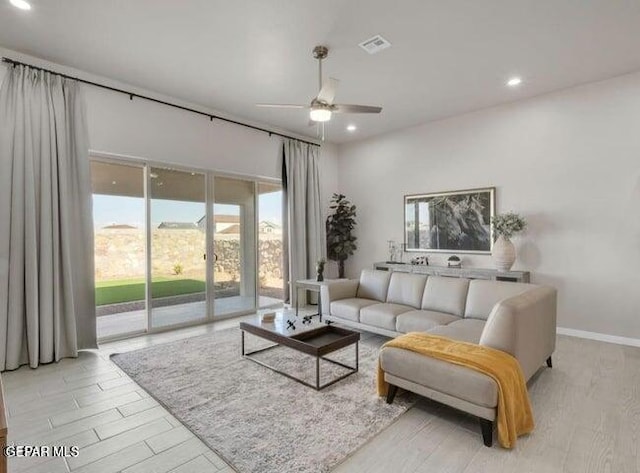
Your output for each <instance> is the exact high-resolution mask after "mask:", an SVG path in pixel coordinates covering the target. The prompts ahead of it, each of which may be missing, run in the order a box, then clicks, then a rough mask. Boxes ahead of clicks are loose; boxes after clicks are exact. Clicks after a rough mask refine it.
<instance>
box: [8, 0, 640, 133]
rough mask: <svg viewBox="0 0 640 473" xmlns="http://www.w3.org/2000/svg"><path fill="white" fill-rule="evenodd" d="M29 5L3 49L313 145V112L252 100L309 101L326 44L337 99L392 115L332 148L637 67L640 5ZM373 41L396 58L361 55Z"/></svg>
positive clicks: (186, 0) (619, 0) (298, 0)
mask: <svg viewBox="0 0 640 473" xmlns="http://www.w3.org/2000/svg"><path fill="white" fill-rule="evenodd" d="M30 2H31V3H32V5H33V9H32V10H31V11H29V12H24V11H20V10H17V9H16V8H14V7H12V6H11V5H10V4H9V0H0V45H1V46H4V47H6V48H9V49H14V50H17V51H20V52H23V53H27V54H32V55H34V56H38V57H41V58H44V59H47V60H50V61H54V62H57V63H61V64H64V65H68V66H72V67H75V68H78V69H83V70H85V71H88V72H91V73H94V74H99V75H102V76H105V77H109V78H113V79H116V80H119V81H123V82H128V83H130V84H133V85H136V86H140V87H144V88H147V89H150V90H154V91H157V92H161V93H163V94H166V95H171V96H174V97H177V98H180V99H183V100H186V101H189V102H193V103H197V104H201V105H204V106H208V107H211V108H215V109H218V110H221V111H224V112H227V113H230V114H233V115H236V116H238V117H245V118H246V119H249V120H252V121H259V122H263V123H267V124H272V125H274V126H277V127H281V128H284V129H288V130H291V131H294V132H297V133H301V134H306V135H309V136H313V134H314V133H315V130H314V128H309V127H308V126H307V121H308V117H307V112H305V111H303V110H266V109H258V108H256V107H255V106H254V103H255V102H283V103H308V102H309V101H310V100H311V98H312V97H313V96H314V95H315V94H316V92H317V70H316V67H317V66H316V62H315V60H314V59H313V58H312V56H311V50H312V48H313V46H315V45H316V44H325V45H327V46H328V47H329V48H330V52H329V58H328V60H327V61H326V62H325V72H326V75H330V76H332V77H336V78H338V79H340V81H341V84H340V89H339V91H338V95H337V97H336V101H338V102H342V103H360V104H367V105H380V106H382V107H383V108H384V110H383V112H382V114H381V115H377V116H376V115H374V116H367V115H348V116H344V115H343V116H337V115H336V116H334V119H333V120H332V121H331V123H330V125H329V126H328V128H327V133H328V136H327V138H328V140H329V141H333V142H346V141H350V140H354V139H362V138H364V137H368V136H372V135H375V134H379V133H383V132H386V131H390V130H394V129H399V128H404V127H407V126H411V125H415V124H418V123H422V122H425V121H429V120H434V119H437V118H442V117H447V116H451V115H456V114H460V113H464V112H467V111H471V110H476V109H479V108H483V107H487V106H492V105H496V104H500V103H504V102H508V101H512V100H517V99H520V98H524V97H529V96H533V95H538V94H541V93H545V92H549V91H552V90H557V89H561V88H564V87H570V86H572V85H576V84H579V83H584V82H590V81H595V80H600V79H605V78H608V77H613V76H616V75H620V74H623V73H627V72H631V71H636V70H640V54H638V51H640V1H639V0H482V1H473V0H446V1H445V0H414V1H412V0H389V1H379V0H323V1H319V0H313V1H311V0H236V1H233V2H232V1H228V0H179V1H178V0H109V1H104V0H56V1H51V0H30ZM374 34H382V35H383V36H384V37H385V38H386V39H388V40H389V41H390V42H391V43H392V47H391V48H389V49H386V50H384V51H382V52H380V53H379V54H377V55H372V56H371V55H368V54H367V53H365V52H364V51H362V50H361V49H360V48H359V47H358V46H357V44H358V43H359V42H361V41H363V40H365V39H367V38H369V37H371V36H373V35H374ZM516 74H517V75H521V76H522V77H523V80H524V82H523V84H522V85H521V86H520V87H519V88H517V89H510V88H508V87H506V86H505V85H504V83H505V81H506V80H507V78H508V77H510V76H511V75H516ZM348 123H354V124H356V125H357V126H358V131H357V132H356V133H348V132H347V131H346V130H345V127H346V125H347V124H348Z"/></svg>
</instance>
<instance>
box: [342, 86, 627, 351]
mask: <svg viewBox="0 0 640 473" xmlns="http://www.w3.org/2000/svg"><path fill="white" fill-rule="evenodd" d="M525 87H526V85H525ZM339 177H340V180H339V187H340V191H341V192H342V193H344V194H346V195H347V197H348V198H350V199H352V200H353V202H354V203H355V204H356V205H357V206H358V228H357V235H358V237H359V249H358V251H357V254H356V255H355V256H354V258H353V259H351V260H349V261H348V262H347V266H348V271H349V273H350V275H351V276H354V275H356V274H357V273H358V272H359V271H360V269H362V268H367V267H371V264H372V263H373V262H374V261H381V260H385V259H387V243H386V242H387V240H389V239H395V240H396V241H402V239H403V236H402V229H403V196H404V195H405V194H412V193H422V192H435V191H447V190H456V189H467V188H473V187H485V186H496V187H497V210H498V212H504V211H508V210H513V211H516V212H519V213H522V214H524V216H525V217H526V218H527V220H528V222H529V230H528V231H527V233H526V234H525V235H524V236H523V237H521V238H519V239H517V240H516V245H517V248H518V260H517V262H516V265H515V267H514V268H516V269H527V270H530V271H531V272H532V277H533V282H536V283H542V284H549V285H552V286H555V287H556V288H557V289H558V291H559V323H558V324H559V326H561V327H568V328H573V329H578V330H585V331H591V332H599V333H604V334H610V335H617V336H624V337H631V338H639V339H640V74H633V75H626V76H622V77H619V78H616V79H612V80H608V81H604V82H599V83H592V84H588V85H584V86H580V87H576V88H572V89H567V90H564V91H560V92H557V93H553V94H548V95H545V96H540V97H536V98H533V99H529V100H526V101H521V102H516V103H512V104H509V105H505V106H500V107H496V108H492V109H486V110H482V111H479V112H475V113H471V114H467V115H463V116H459V117H454V118H450V119H447V120H442V121H437V122H431V123H427V124H424V125H421V126H419V127H414V128H411V129H406V130H403V131H398V132H394V133H390V134H387V135H384V136H380V137H376V138H373V139H370V140H367V141H364V142H359V143H353V144H348V145H343V146H340V147H339ZM411 256H415V254H414V253H411V254H405V260H406V259H407V258H408V257H411ZM447 256H448V255H447ZM445 258H446V256H444V257H443V256H440V255H434V256H433V257H432V260H433V261H435V262H438V261H439V262H442V261H444V260H445ZM463 258H464V261H465V263H466V264H468V265H469V266H477V267H491V259H490V257H488V256H472V257H467V256H464V257H463Z"/></svg>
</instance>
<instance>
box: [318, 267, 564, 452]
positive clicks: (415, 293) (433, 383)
mask: <svg viewBox="0 0 640 473" xmlns="http://www.w3.org/2000/svg"><path fill="white" fill-rule="evenodd" d="M321 297H322V308H323V309H322V310H323V315H322V317H323V319H325V320H328V321H332V322H339V323H341V324H345V325H348V326H351V327H354V328H356V329H361V330H366V331H370V332H374V333H379V334H382V335H386V336H389V337H395V336H397V335H400V334H403V333H407V332H428V333H433V334H436V335H442V336H445V337H449V338H453V339H455V340H462V341H466V342H471V343H478V344H480V345H485V346H489V347H492V348H496V349H499V350H502V351H505V352H507V353H510V354H511V355H513V356H514V357H515V358H516V359H517V360H518V361H519V362H520V365H521V367H522V371H523V374H524V376H525V379H526V380H529V379H530V378H531V376H533V374H534V373H535V372H536V371H538V369H540V367H541V366H542V365H543V364H544V362H545V361H546V362H547V365H548V366H549V367H551V355H552V354H553V351H554V350H555V341H556V305H557V303H556V290H555V289H553V288H551V287H545V286H538V285H535V284H525V283H514V282H502V281H488V280H468V279H462V278H447V277H437V276H429V277H427V276H426V275H420V274H411V273H399V272H393V273H389V272H387V271H377V270H364V271H362V273H361V275H360V279H359V280H340V281H334V282H330V283H328V284H326V285H325V286H323V287H322V289H321ZM380 362H381V364H382V368H383V370H384V371H385V379H386V380H387V382H389V383H390V385H391V389H390V390H389V396H388V398H387V400H388V402H392V401H393V396H394V395H395V392H396V389H397V387H401V388H404V389H408V390H410V391H413V392H417V393H418V394H422V395H424V396H426V397H430V398H432V399H435V400H437V401H439V402H442V403H444V404H448V405H450V406H452V407H455V408H457V409H461V410H463V411H465V412H468V413H471V414H474V415H476V416H478V417H479V418H480V420H481V422H480V423H481V426H482V432H483V437H484V440H485V445H491V438H492V437H491V428H492V427H491V426H492V422H493V421H494V420H495V415H496V412H495V409H496V406H497V387H496V385H495V382H494V381H493V380H492V379H491V378H489V377H487V376H485V375H482V374H479V373H477V372H475V371H473V370H470V369H468V368H465V367H460V366H454V365H451V364H449V363H446V362H444V361H441V360H435V359H429V358H426V357H424V356H422V355H419V354H416V353H413V352H408V351H406V350H401V349H398V348H385V349H383V350H382V351H381V354H380Z"/></svg>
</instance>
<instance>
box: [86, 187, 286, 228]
mask: <svg viewBox="0 0 640 473" xmlns="http://www.w3.org/2000/svg"><path fill="white" fill-rule="evenodd" d="M144 210H145V205H144V199H143V198H140V197H119V196H113V195H102V194H94V195H93V219H94V227H95V228H96V229H98V228H103V227H106V226H107V225H113V224H121V225H122V224H126V225H132V226H134V227H138V228H142V227H144V218H145V217H144ZM214 211H215V213H216V214H218V215H239V206H237V205H226V204H215V207H214ZM204 214H205V205H204V204H203V203H197V202H177V201H172V200H152V201H151V225H152V226H153V227H157V226H158V225H159V224H160V223H162V222H192V223H196V222H197V221H198V220H200V219H201V218H202V217H203V216H204ZM258 219H259V221H260V222H262V221H265V220H266V221H269V222H273V223H275V224H277V225H282V192H281V191H280V192H271V193H268V194H261V195H260V198H259V200H258Z"/></svg>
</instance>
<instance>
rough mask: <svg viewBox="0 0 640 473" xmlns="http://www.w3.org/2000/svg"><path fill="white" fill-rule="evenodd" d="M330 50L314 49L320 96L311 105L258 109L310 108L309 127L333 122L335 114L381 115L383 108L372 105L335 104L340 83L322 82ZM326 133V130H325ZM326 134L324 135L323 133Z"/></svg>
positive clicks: (282, 105) (276, 106)
mask: <svg viewBox="0 0 640 473" xmlns="http://www.w3.org/2000/svg"><path fill="white" fill-rule="evenodd" d="M328 54H329V49H328V48H327V47H326V46H316V47H315V48H313V57H314V58H316V59H317V60H318V83H319V85H318V88H319V89H320V91H319V92H318V95H317V96H316V97H315V98H314V99H313V100H311V103H310V104H309V105H297V104H275V103H258V104H256V105H257V106H258V107H269V108H298V109H301V108H308V109H309V125H315V124H316V123H323V124H324V122H327V121H329V120H331V115H332V114H334V113H380V112H381V111H382V107H374V106H371V105H348V104H339V103H333V98H334V97H335V95H336V89H337V88H338V84H339V82H340V81H338V80H337V79H333V78H331V77H330V78H329V79H328V80H327V81H324V82H323V80H322V60H323V59H326V58H327V56H328ZM323 131H324V130H323ZM323 134H324V133H323Z"/></svg>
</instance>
